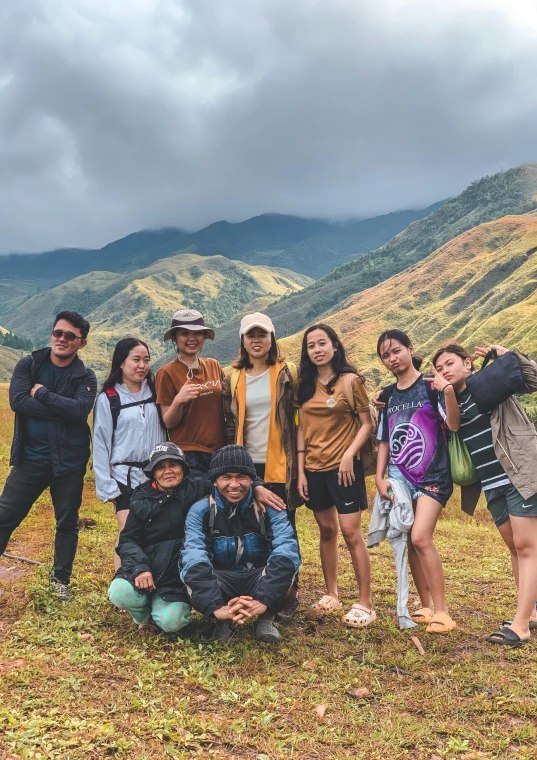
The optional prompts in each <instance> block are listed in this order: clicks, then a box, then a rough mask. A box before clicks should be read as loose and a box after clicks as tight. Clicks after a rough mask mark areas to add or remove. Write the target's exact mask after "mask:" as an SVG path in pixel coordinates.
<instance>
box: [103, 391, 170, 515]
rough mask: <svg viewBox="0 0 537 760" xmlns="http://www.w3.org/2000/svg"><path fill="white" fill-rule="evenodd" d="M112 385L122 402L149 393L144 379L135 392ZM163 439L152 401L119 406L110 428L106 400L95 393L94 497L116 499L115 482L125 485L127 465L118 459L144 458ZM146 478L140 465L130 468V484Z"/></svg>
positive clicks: (132, 459)
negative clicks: (114, 422) (124, 407)
mask: <svg viewBox="0 0 537 760" xmlns="http://www.w3.org/2000/svg"><path fill="white" fill-rule="evenodd" d="M114 388H115V390H116V391H117V392H118V394H119V398H120V401H121V403H122V404H131V403H133V402H136V401H142V400H143V399H146V398H148V397H149V396H151V391H150V389H149V387H148V385H147V381H146V380H144V381H143V383H142V388H141V390H140V391H139V392H138V393H131V392H130V391H129V389H128V388H127V386H126V385H123V384H122V385H119V384H116V385H115V386H114ZM165 440H166V432H165V430H164V428H163V427H162V424H161V422H160V418H159V415H158V411H157V406H156V404H155V403H154V402H151V403H148V404H140V405H139V406H131V407H130V408H129V409H122V410H121V412H120V413H119V417H118V420H117V427H116V429H115V430H114V429H113V422H112V412H111V410H110V401H109V400H108V397H107V396H106V393H101V394H99V396H98V397H97V402H96V404H95V411H94V415H93V472H94V473H95V489H96V491H97V498H98V499H100V500H101V501H110V500H111V499H116V498H117V497H118V496H119V495H120V493H121V491H120V489H119V487H118V482H119V483H122V484H123V485H127V478H128V473H129V467H128V466H127V465H123V464H117V463H118V462H143V461H146V460H148V459H149V454H150V453H151V451H152V449H153V447H154V446H156V445H157V443H162V442H163V441H165ZM146 480H147V477H146V475H145V474H144V472H143V471H142V470H141V469H140V468H138V467H131V468H130V482H131V486H132V487H133V488H136V486H139V485H141V484H142V483H145V482H146Z"/></svg>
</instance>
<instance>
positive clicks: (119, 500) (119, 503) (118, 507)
mask: <svg viewBox="0 0 537 760" xmlns="http://www.w3.org/2000/svg"><path fill="white" fill-rule="evenodd" d="M116 483H117V487H118V488H119V490H120V491H121V493H120V495H119V496H116V498H115V500H114V501H115V504H114V512H116V513H117V512H122V511H123V510H125V509H130V506H131V496H132V492H133V491H134V489H133V488H129V487H128V486H126V485H125V484H124V483H118V481H117V480H116Z"/></svg>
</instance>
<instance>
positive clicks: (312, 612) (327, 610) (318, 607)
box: [306, 594, 343, 620]
mask: <svg viewBox="0 0 537 760" xmlns="http://www.w3.org/2000/svg"><path fill="white" fill-rule="evenodd" d="M342 609H343V605H342V604H341V602H340V601H339V600H338V599H334V597H333V596H330V595H329V594H325V595H324V596H323V597H321V598H320V599H319V601H318V602H315V604H312V605H311V607H310V608H309V610H308V611H307V612H306V617H308V618H309V619H310V620H319V619H320V618H322V617H324V616H325V615H331V614H332V613H333V612H339V611H340V610H342Z"/></svg>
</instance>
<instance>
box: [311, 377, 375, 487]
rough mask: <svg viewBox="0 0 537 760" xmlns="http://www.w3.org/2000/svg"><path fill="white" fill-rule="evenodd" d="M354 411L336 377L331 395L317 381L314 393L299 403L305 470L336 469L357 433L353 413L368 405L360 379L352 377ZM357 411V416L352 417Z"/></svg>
mask: <svg viewBox="0 0 537 760" xmlns="http://www.w3.org/2000/svg"><path fill="white" fill-rule="evenodd" d="M352 388H353V392H354V410H353V409H351V408H350V407H349V404H348V402H347V399H346V398H345V392H344V390H343V377H339V378H338V380H337V382H336V384H335V386H334V392H333V393H328V391H327V386H326V385H324V384H323V383H321V382H319V381H317V384H316V386H315V393H314V394H313V396H312V397H311V398H310V399H309V401H306V402H304V403H303V404H302V429H303V432H304V446H305V449H306V469H307V470H314V471H320V472H327V471H328V470H336V469H337V468H338V467H339V465H340V464H341V460H342V459H343V454H344V453H345V452H346V450H347V449H348V448H349V446H350V445H351V443H352V442H353V440H354V439H355V437H356V433H357V432H358V430H357V427H356V414H358V412H368V411H369V402H368V400H367V393H366V390H365V386H364V384H363V382H362V380H361V379H360V378H359V377H355V378H354V380H353V384H352ZM355 412H356V414H355Z"/></svg>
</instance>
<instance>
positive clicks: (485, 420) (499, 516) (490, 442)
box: [433, 343, 537, 647]
mask: <svg viewBox="0 0 537 760" xmlns="http://www.w3.org/2000/svg"><path fill="white" fill-rule="evenodd" d="M490 349H495V350H496V352H497V355H498V356H502V355H503V354H505V353H506V352H507V350H508V349H506V348H503V347H502V346H488V347H487V348H480V347H476V354H477V355H478V356H485V355H486V354H487V352H488V351H489V350H490ZM433 365H434V367H435V368H436V370H437V372H438V373H439V374H440V375H442V377H443V378H444V380H447V381H448V382H449V383H451V385H452V386H453V388H454V390H455V394H456V397H457V402H458V406H459V411H460V422H459V425H453V423H452V422H451V421H450V428H451V429H452V430H453V431H458V435H459V438H460V439H461V440H462V441H463V442H464V444H465V445H466V448H467V449H468V452H469V453H470V456H471V458H472V461H473V463H474V466H475V468H476V470H477V472H478V474H479V478H480V481H481V488H482V490H483V492H484V494H485V498H486V500H487V507H488V509H489V511H490V513H491V515H492V518H493V520H494V522H495V524H496V527H497V528H498V530H499V532H500V535H501V537H502V538H503V540H504V542H505V544H506V545H507V547H508V549H509V552H510V554H511V564H512V568H513V575H514V577H515V582H516V584H517V587H518V604H517V612H516V615H515V617H514V619H513V620H512V621H504V623H503V627H502V628H501V630H499V631H498V632H496V633H493V634H491V635H490V636H489V637H488V639H487V640H488V641H489V642H490V643H493V644H504V645H507V646H511V647H513V646H514V647H519V646H521V645H522V644H524V643H526V642H527V641H529V635H530V629H531V628H537V614H536V610H535V599H536V598H537V494H535V495H533V496H532V497H531V498H529V499H524V498H523V497H522V495H521V493H520V492H519V491H518V490H517V488H516V487H515V486H514V485H513V483H512V481H511V479H510V478H509V477H508V475H507V473H506V472H505V470H504V468H503V466H502V464H501V462H500V461H499V459H498V456H497V455H496V451H495V443H496V441H495V437H494V436H493V431H492V424H491V414H490V413H489V414H480V412H479V410H478V408H477V406H476V404H475V401H474V398H473V396H472V394H471V393H470V391H469V390H468V388H467V387H466V380H467V379H468V377H469V376H470V375H471V374H472V372H473V371H474V365H473V363H472V359H471V357H470V354H469V353H468V352H467V351H466V349H464V348H463V347H462V346H459V345H458V344H456V343H452V344H450V345H448V346H445V347H444V348H441V349H439V350H438V351H437V352H436V354H435V356H434V357H433ZM509 402H510V403H517V402H514V401H513V399H508V400H507V401H506V402H504V403H506V404H507V403H509ZM501 406H503V405H501ZM493 415H494V410H493V412H492V416H493ZM520 415H521V427H520V434H521V432H522V431H523V432H524V435H525V436H527V435H528V430H531V425H530V423H529V421H528V420H527V418H526V416H525V413H524V411H523V410H522V407H520ZM524 421H527V423H528V425H527V426H524V427H523V426H522V423H523V422H524ZM510 433H511V435H514V436H516V435H517V432H516V428H511V430H510ZM536 435H537V433H536ZM527 440H528V443H529V439H527ZM515 464H516V463H515ZM534 466H537V462H535V463H534ZM516 471H517V472H518V473H520V467H518V468H517V470H516ZM520 487H521V486H520V484H519V488H520Z"/></svg>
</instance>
